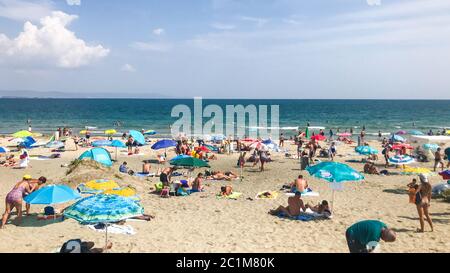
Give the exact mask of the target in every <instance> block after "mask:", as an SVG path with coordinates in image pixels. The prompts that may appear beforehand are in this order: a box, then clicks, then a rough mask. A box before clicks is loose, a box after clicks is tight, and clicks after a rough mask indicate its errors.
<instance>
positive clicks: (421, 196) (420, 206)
mask: <svg viewBox="0 0 450 273" xmlns="http://www.w3.org/2000/svg"><path fill="white" fill-rule="evenodd" d="M419 178H420V185H419V187H418V189H417V191H416V200H415V203H416V207H417V212H418V214H419V221H420V229H417V232H424V230H425V221H424V216H425V217H426V220H427V222H428V224H430V227H431V231H433V222H432V221H431V217H430V212H429V208H430V202H431V191H432V187H431V185H430V183H429V182H428V178H427V177H426V176H425V175H423V174H421V175H420V176H419Z"/></svg>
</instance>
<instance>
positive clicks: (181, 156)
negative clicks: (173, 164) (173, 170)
mask: <svg viewBox="0 0 450 273" xmlns="http://www.w3.org/2000/svg"><path fill="white" fill-rule="evenodd" d="M188 157H192V156H189V155H178V156H176V157H174V158H172V159H171V160H170V161H175V160H179V159H183V158H188Z"/></svg>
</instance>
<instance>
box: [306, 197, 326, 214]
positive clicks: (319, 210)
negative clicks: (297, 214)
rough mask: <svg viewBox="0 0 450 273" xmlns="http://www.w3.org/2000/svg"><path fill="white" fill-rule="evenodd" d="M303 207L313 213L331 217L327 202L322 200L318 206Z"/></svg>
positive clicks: (308, 205)
mask: <svg viewBox="0 0 450 273" xmlns="http://www.w3.org/2000/svg"><path fill="white" fill-rule="evenodd" d="M305 207H306V208H308V209H310V210H311V211H313V212H315V213H318V214H322V215H328V216H331V210H330V206H329V205H328V201H327V200H323V201H322V202H321V203H319V204H317V205H315V206H312V205H310V204H306V205H305Z"/></svg>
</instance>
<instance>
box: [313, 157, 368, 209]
mask: <svg viewBox="0 0 450 273" xmlns="http://www.w3.org/2000/svg"><path fill="white" fill-rule="evenodd" d="M306 170H307V171H308V172H309V174H310V175H311V176H314V177H317V178H319V179H323V180H326V181H328V182H330V183H332V184H331V185H330V186H331V187H332V189H333V197H332V206H333V205H334V192H335V190H336V188H337V187H336V186H337V185H340V184H341V183H343V182H350V181H361V180H364V176H363V175H362V174H361V173H359V172H358V171H356V170H355V169H353V168H351V167H350V166H348V165H346V164H342V163H338V162H322V163H319V164H317V165H314V166H310V167H308V168H306Z"/></svg>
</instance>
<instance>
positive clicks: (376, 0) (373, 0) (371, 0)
mask: <svg viewBox="0 0 450 273" xmlns="http://www.w3.org/2000/svg"><path fill="white" fill-rule="evenodd" d="M366 1H367V5H369V6H380V5H381V0H366Z"/></svg>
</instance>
